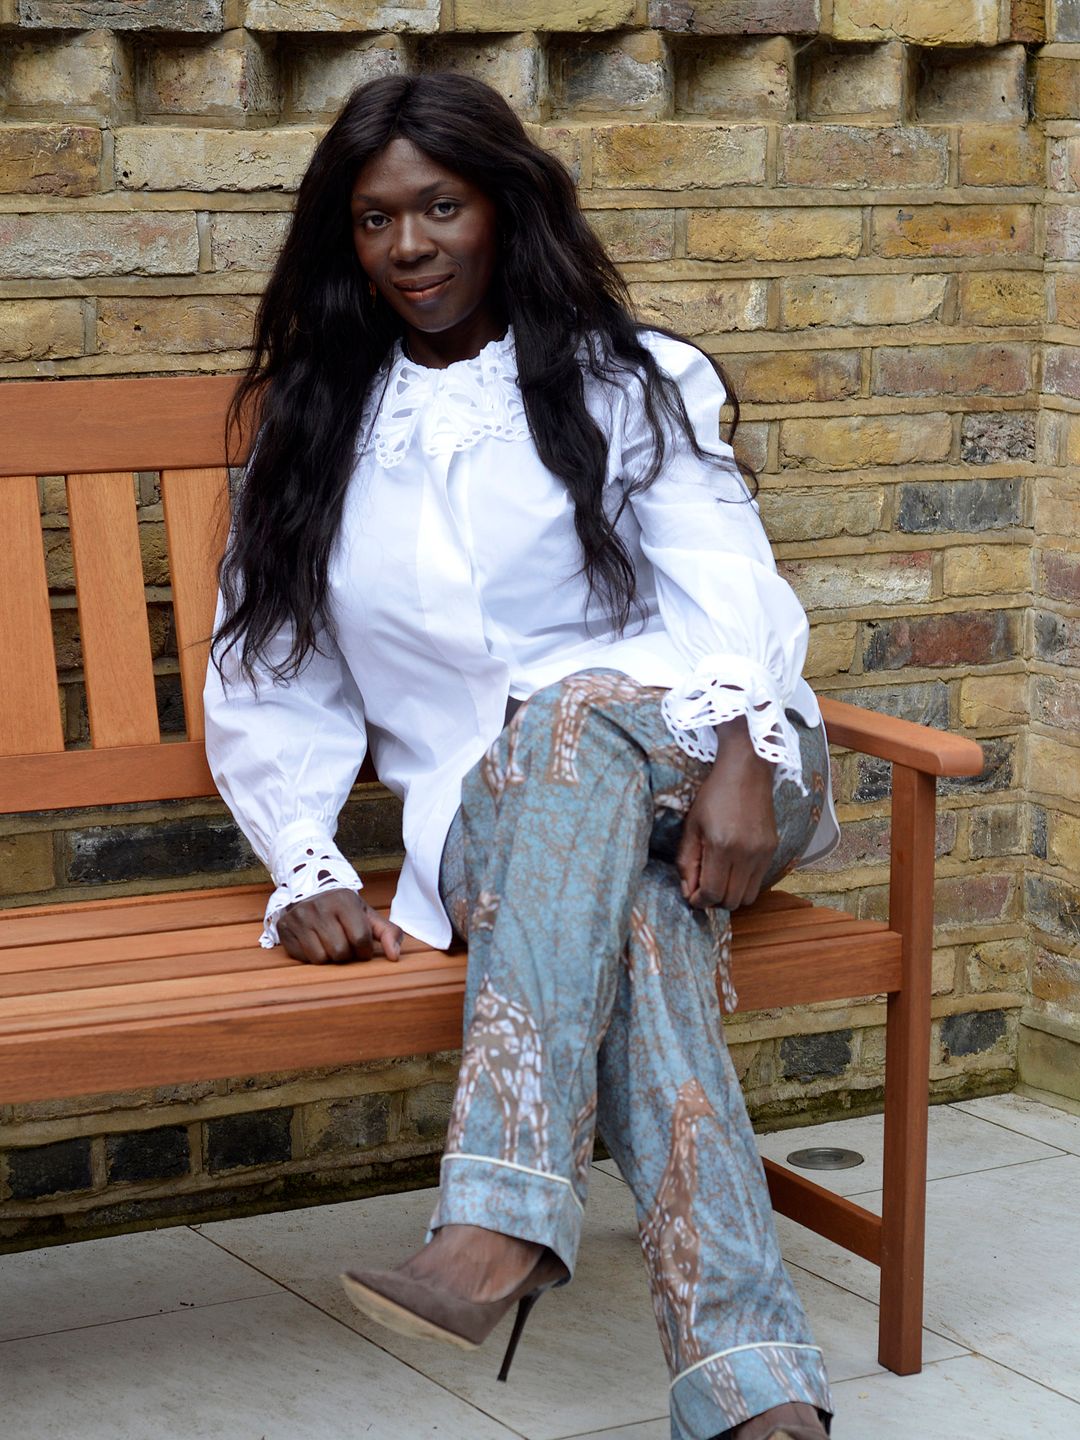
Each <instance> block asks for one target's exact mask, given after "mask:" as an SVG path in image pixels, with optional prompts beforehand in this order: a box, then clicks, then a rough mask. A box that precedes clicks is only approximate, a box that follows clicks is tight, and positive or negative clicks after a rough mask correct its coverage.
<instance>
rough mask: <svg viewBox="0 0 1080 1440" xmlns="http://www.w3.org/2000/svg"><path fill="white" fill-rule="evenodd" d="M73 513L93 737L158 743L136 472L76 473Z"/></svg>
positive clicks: (102, 741)
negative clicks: (134, 477)
mask: <svg viewBox="0 0 1080 1440" xmlns="http://www.w3.org/2000/svg"><path fill="white" fill-rule="evenodd" d="M68 516H69V519H70V523H71V550H72V554H73V556H74V558H75V588H76V590H77V592H78V599H79V632H80V634H81V636H82V651H83V669H84V671H85V674H86V703H87V709H88V710H89V712H90V739H91V743H92V744H93V746H94V748H95V749H96V750H102V749H107V748H111V747H113V746H117V745H153V744H155V743H156V742H157V740H158V739H159V738H160V734H159V730H158V717H157V700H156V698H155V694H154V662H153V659H152V658H151V654H150V626H149V623H148V621H147V616H146V591H145V589H144V586H143V569H142V552H141V550H140V548H139V525H138V521H137V519H136V516H135V491H134V482H133V478H132V476H131V474H130V473H129V472H119V471H117V472H114V473H111V474H93V475H89V474H84V475H71V476H69V477H68Z"/></svg>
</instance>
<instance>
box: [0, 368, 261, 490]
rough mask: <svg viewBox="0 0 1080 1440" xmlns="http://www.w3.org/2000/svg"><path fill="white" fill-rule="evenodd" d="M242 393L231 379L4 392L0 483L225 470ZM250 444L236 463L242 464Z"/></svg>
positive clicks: (23, 385) (9, 388) (22, 386)
mask: <svg viewBox="0 0 1080 1440" xmlns="http://www.w3.org/2000/svg"><path fill="white" fill-rule="evenodd" d="M235 388H236V377H235V376H231V375H200V376H195V377H190V378H189V377H180V376H174V375H170V376H164V377H162V378H160V379H131V380H30V381H16V382H13V383H11V384H8V385H3V386H0V434H2V435H3V437H4V444H3V446H2V447H0V475H67V474H69V473H70V472H71V471H72V470H74V469H79V470H84V471H111V470H161V469H173V470H187V469H201V468H204V467H208V466H214V465H221V464H223V463H224V462H225V415H226V412H227V410H228V407H229V401H230V400H231V399H232V395H233V391H234V389H235ZM245 444H246V442H244V441H241V443H240V445H239V447H238V450H237V454H236V455H235V456H234V460H233V463H236V464H239V463H240V462H241V461H242V459H243V457H244V454H245Z"/></svg>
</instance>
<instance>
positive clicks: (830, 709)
mask: <svg viewBox="0 0 1080 1440" xmlns="http://www.w3.org/2000/svg"><path fill="white" fill-rule="evenodd" d="M820 704H821V718H822V719H823V720H824V721H825V729H826V731H827V732H828V736H829V739H830V741H832V743H833V744H834V745H843V746H844V747H845V748H846V749H848V750H857V751H859V753H860V754H862V755H877V756H879V757H880V758H881V759H882V760H891V761H893V763H894V764H897V765H907V766H909V767H910V768H911V769H912V770H920V771H922V773H923V774H924V775H979V774H981V773H982V768H983V764H984V759H983V752H982V746H981V745H977V744H976V743H975V741H974V740H965V739H964V738H963V737H962V736H960V735H950V734H948V732H947V731H945V730H935V729H934V728H933V727H932V726H930V725H916V724H915V723H914V722H913V721H911V720H897V719H896V718H895V717H894V716H892V715H880V714H878V712H877V711H876V710H863V709H861V708H860V707H859V706H858V705H848V704H846V703H845V702H844V701H843V700H829V699H827V698H825V697H820Z"/></svg>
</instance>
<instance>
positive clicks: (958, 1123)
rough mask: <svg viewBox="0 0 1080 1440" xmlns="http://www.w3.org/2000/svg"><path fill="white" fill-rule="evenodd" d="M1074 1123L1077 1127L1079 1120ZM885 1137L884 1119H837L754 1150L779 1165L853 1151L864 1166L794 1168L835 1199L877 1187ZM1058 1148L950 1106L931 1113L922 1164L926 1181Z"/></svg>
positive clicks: (772, 1138) (761, 1140)
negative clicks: (797, 1157) (792, 1158)
mask: <svg viewBox="0 0 1080 1440" xmlns="http://www.w3.org/2000/svg"><path fill="white" fill-rule="evenodd" d="M1070 1118H1071V1117H1070ZM1076 1123H1077V1125H1078V1126H1080V1121H1077V1122H1076ZM884 1134H885V1117H884V1116H883V1115H865V1116H862V1117H860V1118H858V1119H855V1120H837V1121H834V1122H832V1123H830V1124H827V1125H809V1126H807V1127H806V1128H805V1129H797V1130H777V1131H774V1132H773V1133H772V1134H771V1135H759V1136H758V1148H759V1149H760V1151H761V1153H762V1155H764V1156H766V1157H767V1158H768V1159H770V1160H776V1161H779V1163H780V1164H781V1165H783V1164H786V1163H787V1157H788V1156H789V1155H790V1154H791V1152H792V1151H793V1150H805V1149H809V1148H810V1147H811V1146H815V1145H829V1146H833V1145H835V1146H838V1147H840V1148H841V1149H844V1150H858V1151H859V1153H860V1154H861V1155H863V1156H865V1162H864V1163H863V1164H862V1165H857V1166H854V1167H853V1168H852V1169H850V1170H799V1171H797V1173H798V1174H801V1175H805V1176H806V1177H807V1179H809V1180H813V1181H814V1182H815V1183H816V1184H818V1185H823V1186H824V1187H825V1189H826V1190H832V1191H833V1192H834V1193H835V1194H837V1195H859V1194H862V1193H863V1192H865V1191H868V1190H879V1189H880V1188H881V1157H882V1146H883V1137H884ZM1062 1148H1064V1147H1056V1148H1055V1147H1054V1146H1052V1145H1049V1144H1044V1143H1042V1142H1041V1141H1039V1140H1035V1139H1031V1138H1030V1137H1029V1136H1027V1135H1021V1134H1018V1133H1017V1132H1016V1130H1006V1129H1003V1128H1002V1127H1001V1126H1000V1125H991V1124H989V1123H988V1121H987V1120H985V1119H981V1118H980V1117H979V1116H977V1115H970V1114H966V1113H964V1112H963V1111H961V1110H957V1109H954V1108H953V1107H952V1106H951V1105H934V1106H932V1107H931V1109H930V1123H929V1134H928V1138H927V1147H926V1164H927V1174H928V1176H929V1178H930V1179H931V1180H936V1179H940V1178H942V1177H943V1176H946V1175H963V1174H967V1173H968V1172H969V1171H974V1170H990V1169H992V1168H993V1167H995V1166H1000V1165H1017V1164H1022V1163H1024V1162H1026V1161H1029V1160H1044V1159H1047V1158H1049V1157H1050V1156H1053V1155H1060V1154H1061V1150H1062ZM792 1168H793V1169H794V1168H795V1167H794V1166H793V1167H792Z"/></svg>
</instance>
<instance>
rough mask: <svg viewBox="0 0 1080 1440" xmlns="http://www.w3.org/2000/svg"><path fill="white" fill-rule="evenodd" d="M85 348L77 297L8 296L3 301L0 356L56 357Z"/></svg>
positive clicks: (78, 351) (0, 309)
mask: <svg viewBox="0 0 1080 1440" xmlns="http://www.w3.org/2000/svg"><path fill="white" fill-rule="evenodd" d="M82 351H83V315H82V304H81V303H80V302H79V301H78V300H9V301H6V302H4V303H3V304H0V360H56V359H60V358H62V357H64V356H68V355H81V354H82Z"/></svg>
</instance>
